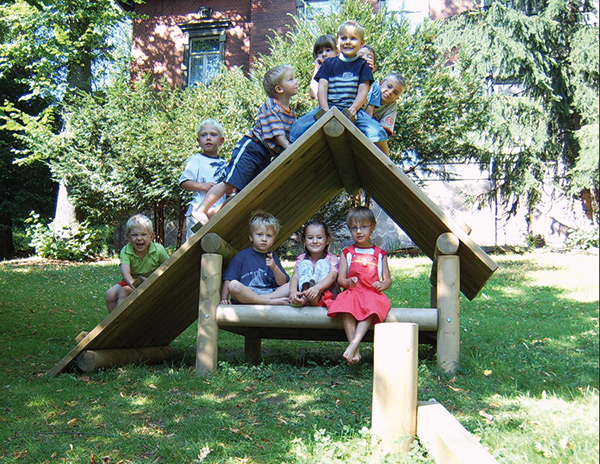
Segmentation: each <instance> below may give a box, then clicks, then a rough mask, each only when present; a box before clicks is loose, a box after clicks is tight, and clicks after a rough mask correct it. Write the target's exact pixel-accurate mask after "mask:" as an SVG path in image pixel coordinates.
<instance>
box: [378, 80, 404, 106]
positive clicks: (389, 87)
mask: <svg viewBox="0 0 600 464" xmlns="http://www.w3.org/2000/svg"><path fill="white" fill-rule="evenodd" d="M379 88H380V89H381V104H382V105H385V104H387V103H392V102H395V101H396V100H398V97H400V95H402V94H403V93H404V87H403V86H402V85H400V83H399V82H398V81H397V80H395V79H385V80H384V81H383V82H382V83H381V84H379Z"/></svg>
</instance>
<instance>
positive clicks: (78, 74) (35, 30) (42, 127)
mask: <svg viewBox="0 0 600 464" xmlns="http://www.w3.org/2000/svg"><path fill="white" fill-rule="evenodd" d="M124 18H125V16H124V13H123V11H122V10H121V9H120V8H118V7H117V5H116V3H115V2H113V1H111V0H101V1H95V2H82V1H78V0H55V1H50V0H48V1H44V0H39V1H38V0H27V1H25V0H12V1H7V2H3V4H2V5H0V63H2V66H1V67H0V85H2V91H1V92H0V93H1V94H2V100H1V101H0V106H1V108H2V113H0V139H2V140H3V141H4V142H5V143H4V144H3V147H2V163H3V165H4V166H6V167H7V169H6V171H5V172H11V173H15V172H19V173H22V174H23V175H25V177H26V178H27V179H28V180H30V182H28V183H18V182H15V181H16V180H17V179H18V177H16V176H11V180H12V181H13V182H11V183H10V184H8V183H7V184H6V186H7V187H8V190H7V198H9V199H10V198H27V195H30V194H33V192H36V193H38V192H39V190H40V188H41V187H42V186H45V187H46V189H47V190H48V189H49V192H52V193H48V195H49V198H50V199H51V201H54V199H55V198H56V195H55V194H54V187H53V186H52V184H51V182H50V178H49V176H48V173H49V171H48V169H47V168H46V169H43V168H41V167H40V163H41V164H43V163H45V162H47V160H48V157H49V156H56V153H55V152H54V151H53V149H54V148H56V145H53V144H50V146H51V147H52V149H49V147H44V148H43V149H42V150H38V151H35V150H33V148H34V147H38V148H39V147H40V146H42V145H43V143H42V141H44V140H45V141H49V140H51V134H52V133H56V132H60V130H61V118H60V104H61V103H62V102H63V101H68V100H69V98H70V97H71V96H72V95H73V94H74V91H75V90H76V89H79V90H84V91H90V90H91V89H92V86H93V82H94V76H97V77H98V78H105V72H104V71H105V70H104V69H103V68H104V66H103V65H104V64H106V63H109V62H110V59H111V58H113V54H112V52H113V50H114V43H113V42H112V41H111V40H110V37H111V36H112V35H114V34H115V32H116V30H117V29H118V28H119V27H120V26H122V24H123V20H124ZM17 158H20V159H21V162H22V164H21V166H20V167H17V166H15V165H14V163H15V161H16V159H17ZM33 179H35V180H36V181H37V182H36V183H35V187H34V189H33V190H29V189H31V188H32V185H31V183H32V182H31V181H32V180H33ZM3 185H5V184H3ZM49 186H50V187H49ZM12 206H13V204H12V203H11V201H8V200H7V201H4V202H2V204H1V205H0V215H1V216H2V223H3V234H2V249H3V250H6V253H3V255H5V254H6V255H10V254H11V253H12V251H11V249H12V243H11V238H12V227H13V224H14V222H15V221H16V223H17V224H18V223H20V222H21V221H22V220H23V214H22V213H21V211H20V209H16V210H15V209H14V208H13V207H12ZM35 206H36V204H34V203H30V207H35ZM40 212H43V213H44V215H45V214H47V211H46V208H41V207H40Z"/></svg>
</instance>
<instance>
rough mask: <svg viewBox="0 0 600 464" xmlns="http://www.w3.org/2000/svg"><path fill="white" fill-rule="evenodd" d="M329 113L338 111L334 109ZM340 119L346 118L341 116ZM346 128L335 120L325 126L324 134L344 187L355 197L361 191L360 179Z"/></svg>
mask: <svg viewBox="0 0 600 464" xmlns="http://www.w3.org/2000/svg"><path fill="white" fill-rule="evenodd" d="M329 111H333V112H335V111H338V110H336V109H335V108H332V109H331V110H329ZM339 117H343V118H345V116H343V115H340V116H339ZM345 132H346V128H345V127H344V126H343V124H342V123H340V122H339V121H338V120H337V119H335V118H333V119H331V120H330V121H329V122H327V123H326V124H325V125H324V126H323V133H324V134H325V138H326V139H327V145H329V150H330V151H331V156H332V158H333V161H334V163H335V166H336V168H337V171H338V174H339V176H340V179H341V180H342V185H343V186H344V189H345V190H346V192H348V193H349V194H350V195H355V194H357V193H358V192H359V190H360V189H361V183H360V178H359V176H358V173H357V172H356V165H355V163H354V156H353V153H352V147H351V146H350V143H349V142H348V140H347V139H346V136H345Z"/></svg>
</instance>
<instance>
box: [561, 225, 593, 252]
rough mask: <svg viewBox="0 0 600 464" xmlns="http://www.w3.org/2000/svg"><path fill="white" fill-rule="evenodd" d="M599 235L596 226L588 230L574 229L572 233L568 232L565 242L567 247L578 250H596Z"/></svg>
mask: <svg viewBox="0 0 600 464" xmlns="http://www.w3.org/2000/svg"><path fill="white" fill-rule="evenodd" d="M599 233H600V231H599V230H598V226H595V227H593V228H590V229H575V230H573V231H572V232H569V236H568V238H567V242H566V244H567V247H568V248H578V249H581V250H588V249H590V248H592V247H596V248H598V246H599V238H598V235H599Z"/></svg>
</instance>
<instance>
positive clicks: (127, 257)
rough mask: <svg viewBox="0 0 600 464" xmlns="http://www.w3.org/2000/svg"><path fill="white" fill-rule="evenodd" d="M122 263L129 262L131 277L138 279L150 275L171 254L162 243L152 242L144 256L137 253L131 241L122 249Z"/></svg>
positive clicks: (120, 255)
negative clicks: (141, 256)
mask: <svg viewBox="0 0 600 464" xmlns="http://www.w3.org/2000/svg"><path fill="white" fill-rule="evenodd" d="M119 257H120V258H121V264H129V268H130V271H131V277H133V279H134V280H135V279H137V278H138V277H139V276H142V277H149V276H150V274H152V273H153V272H154V271H155V270H156V269H157V268H158V267H159V266H160V265H161V264H162V263H164V262H165V261H166V260H167V259H168V258H169V254H168V253H167V250H165V247H164V246H162V245H161V244H160V243H155V242H150V245H149V246H148V251H147V252H146V254H145V255H144V257H143V258H140V257H139V256H138V255H136V254H135V250H134V249H133V246H132V245H131V243H128V244H127V245H125V246H124V247H123V248H122V249H121V253H120V254H119Z"/></svg>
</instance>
